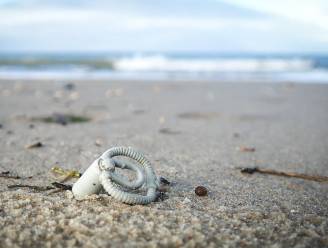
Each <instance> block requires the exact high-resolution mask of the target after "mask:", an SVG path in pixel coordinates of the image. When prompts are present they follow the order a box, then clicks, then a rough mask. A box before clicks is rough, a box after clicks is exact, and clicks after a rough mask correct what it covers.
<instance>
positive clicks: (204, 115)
mask: <svg viewBox="0 0 328 248" xmlns="http://www.w3.org/2000/svg"><path fill="white" fill-rule="evenodd" d="M219 116H220V114H219V113H217V112H185V113H180V114H178V117H179V118H181V119H193V120H202V119H204V120H209V119H214V118H217V117H219Z"/></svg>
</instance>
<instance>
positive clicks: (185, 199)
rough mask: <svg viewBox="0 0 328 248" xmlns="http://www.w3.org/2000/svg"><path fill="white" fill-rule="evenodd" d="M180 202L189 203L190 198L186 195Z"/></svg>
mask: <svg viewBox="0 0 328 248" xmlns="http://www.w3.org/2000/svg"><path fill="white" fill-rule="evenodd" d="M182 203H183V204H189V203H191V200H190V199H189V198H188V197H186V198H184V199H183V201H182Z"/></svg>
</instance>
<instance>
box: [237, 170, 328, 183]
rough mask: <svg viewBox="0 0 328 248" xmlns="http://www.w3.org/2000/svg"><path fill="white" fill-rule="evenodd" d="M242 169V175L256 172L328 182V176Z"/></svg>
mask: <svg viewBox="0 0 328 248" xmlns="http://www.w3.org/2000/svg"><path fill="white" fill-rule="evenodd" d="M238 169H240V172H241V173H247V174H253V173H255V172H257V173H262V174H269V175H274V176H282V177H296V178H301V179H305V180H311V181H316V182H328V177H326V176H318V175H314V176H313V175H307V174H301V173H294V172H284V171H276V170H270V169H261V168H257V167H246V168H238Z"/></svg>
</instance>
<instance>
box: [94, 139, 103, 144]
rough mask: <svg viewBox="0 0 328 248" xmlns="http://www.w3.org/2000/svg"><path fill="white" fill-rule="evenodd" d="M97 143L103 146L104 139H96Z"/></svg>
mask: <svg viewBox="0 0 328 248" xmlns="http://www.w3.org/2000/svg"><path fill="white" fill-rule="evenodd" d="M95 145H96V146H102V145H103V142H102V140H101V139H96V141H95Z"/></svg>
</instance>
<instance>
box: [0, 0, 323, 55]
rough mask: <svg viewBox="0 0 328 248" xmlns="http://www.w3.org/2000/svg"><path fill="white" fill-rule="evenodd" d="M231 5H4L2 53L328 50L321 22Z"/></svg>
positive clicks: (208, 1)
mask: <svg viewBox="0 0 328 248" xmlns="http://www.w3.org/2000/svg"><path fill="white" fill-rule="evenodd" d="M232 1H234V2H235V3H236V4H237V6H233V5H230V4H225V3H222V2H216V1H214V0H204V1H203V2H202V4H199V2H198V1H195V0H189V1H185V0H179V1H172V0H167V1H165V2H161V3H160V4H154V3H153V2H152V1H149V0H140V1H131V0H126V1H110V0H109V1H102V0H96V1H92V2H90V1H73V0H71V1H63V0H58V1H46V0H44V1H38V0H34V1H33V0H26V1H6V3H5V4H4V2H2V7H1V5H0V16H1V20H0V50H3V51H5V50H47V51H48V50H49V51H60V50H83V51H91V50H92V51H95V50H97V51H101V50H152V51H154V50H159V51H160V50H172V51H176V50H189V51H229V52H231V51H264V52H274V51H313V49H316V50H318V51H320V50H324V49H326V50H327V48H325V44H324V40H326V39H327V35H324V34H325V32H322V30H323V29H324V28H325V27H324V26H325V25H321V26H320V25H318V23H320V22H319V21H318V20H319V19H320V18H325V17H324V16H322V15H321V17H318V18H319V19H317V21H315V22H314V21H307V22H303V21H302V20H299V19H298V18H300V17H298V16H299V14H297V15H296V17H293V18H291V17H290V15H288V16H287V14H285V12H287V11H285V10H284V11H280V12H279V10H280V8H281V6H280V5H279V4H276V5H275V4H273V3H271V4H270V5H273V6H275V7H272V9H270V11H268V10H267V7H265V6H264V5H263V4H262V5H263V6H264V7H265V8H264V7H261V4H260V5H257V1H256V0H249V1H248V3H249V4H244V1H243V3H241V1H239V0H232ZM279 1H281V0H279ZM279 1H278V2H279ZM229 2H230V1H229ZM186 3H188V4H189V5H187V6H186ZM244 5H245V6H244ZM186 10H187V11H186ZM278 12H279V13H278Z"/></svg>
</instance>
